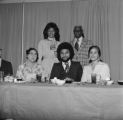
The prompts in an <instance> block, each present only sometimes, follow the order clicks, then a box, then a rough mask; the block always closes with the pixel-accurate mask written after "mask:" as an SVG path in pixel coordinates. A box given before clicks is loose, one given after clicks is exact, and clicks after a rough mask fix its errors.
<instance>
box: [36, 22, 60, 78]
mask: <svg viewBox="0 0 123 120" xmlns="http://www.w3.org/2000/svg"><path fill="white" fill-rule="evenodd" d="M43 35H44V39H43V40H41V41H40V42H39V44H38V53H39V60H38V63H40V64H42V67H43V68H44V70H45V73H46V74H45V76H46V78H47V80H48V79H49V76H50V73H51V69H52V66H53V64H54V63H55V62H58V59H57V54H56V50H57V47H58V45H59V44H60V42H59V40H60V34H59V28H58V27H57V25H56V24H55V23H53V22H50V23H48V24H47V25H46V27H45V29H44V31H43Z"/></svg>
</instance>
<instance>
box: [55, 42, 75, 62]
mask: <svg viewBox="0 0 123 120" xmlns="http://www.w3.org/2000/svg"><path fill="white" fill-rule="evenodd" d="M62 49H68V50H69V51H70V59H71V60H72V59H73V56H74V50H73V47H72V45H71V44H70V43H68V42H63V43H61V44H60V45H59V46H58V48H57V58H58V60H59V61H62V59H61V55H60V53H61V50H62Z"/></svg>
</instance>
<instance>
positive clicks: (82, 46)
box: [71, 26, 93, 66]
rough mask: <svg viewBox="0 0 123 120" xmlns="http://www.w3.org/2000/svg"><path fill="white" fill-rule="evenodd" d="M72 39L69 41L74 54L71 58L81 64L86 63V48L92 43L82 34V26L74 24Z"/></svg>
mask: <svg viewBox="0 0 123 120" xmlns="http://www.w3.org/2000/svg"><path fill="white" fill-rule="evenodd" d="M73 33H74V39H73V41H72V42H71V44H72V46H73V48H74V51H75V55H74V58H73V60H74V61H79V62H80V63H81V65H82V66H85V65H87V64H88V50H89V47H90V46H92V45H93V43H92V41H91V40H88V39H86V38H85V36H84V32H83V29H82V26H75V27H74V30H73Z"/></svg>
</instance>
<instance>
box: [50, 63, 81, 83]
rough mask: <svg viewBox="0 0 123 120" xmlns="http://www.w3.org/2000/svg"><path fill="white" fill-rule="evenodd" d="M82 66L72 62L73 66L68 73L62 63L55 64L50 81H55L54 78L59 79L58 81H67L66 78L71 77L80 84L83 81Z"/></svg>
mask: <svg viewBox="0 0 123 120" xmlns="http://www.w3.org/2000/svg"><path fill="white" fill-rule="evenodd" d="M82 72H83V70H82V66H81V65H80V63H79V62H73V61H72V62H71V66H70V69H69V71H68V72H67V73H66V72H65V70H64V68H63V66H62V63H61V62H60V63H54V65H53V68H52V71H51V76H50V79H53V78H54V77H57V78H58V79H61V80H63V79H65V78H66V77H69V78H71V79H73V80H74V81H76V82H79V81H80V80H81V76H82Z"/></svg>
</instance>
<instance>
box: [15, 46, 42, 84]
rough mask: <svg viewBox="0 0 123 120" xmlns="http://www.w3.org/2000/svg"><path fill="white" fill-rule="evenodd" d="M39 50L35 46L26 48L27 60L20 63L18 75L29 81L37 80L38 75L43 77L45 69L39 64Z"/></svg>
mask: <svg viewBox="0 0 123 120" xmlns="http://www.w3.org/2000/svg"><path fill="white" fill-rule="evenodd" d="M37 60H38V51H37V50H36V49H35V48H29V49H28V50H26V62H25V63H24V64H21V65H19V67H18V70H17V73H16V76H17V78H18V79H22V80H24V81H27V82H35V81H36V75H41V76H42V78H43V74H44V71H43V69H42V66H41V64H38V62H37Z"/></svg>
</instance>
